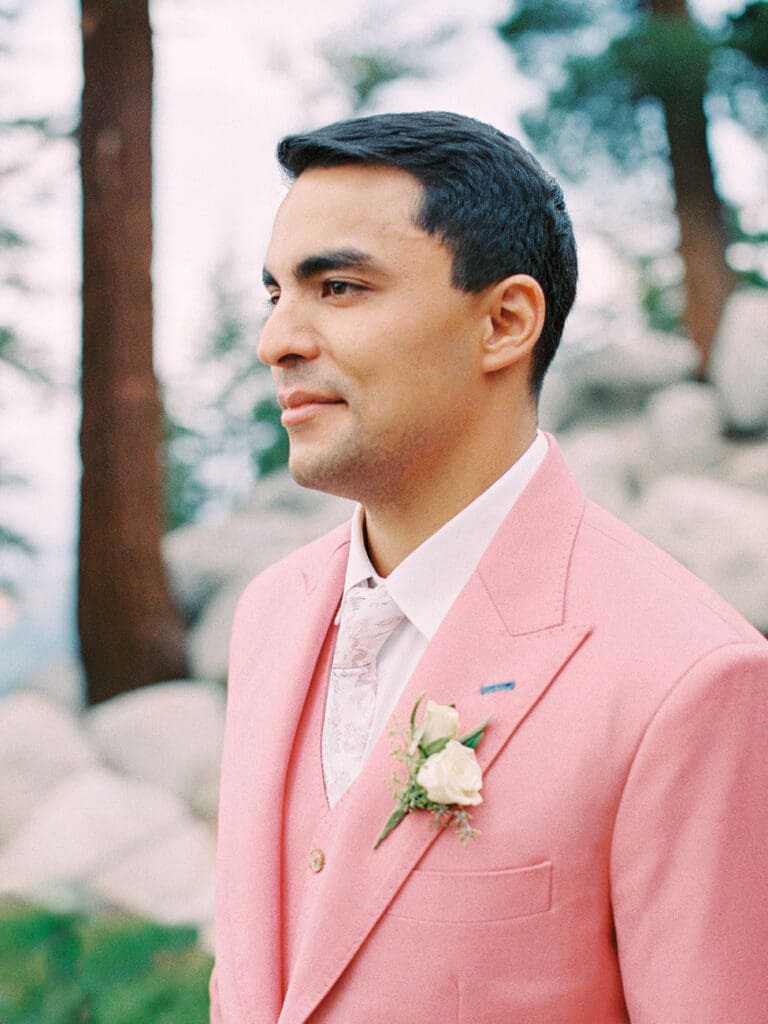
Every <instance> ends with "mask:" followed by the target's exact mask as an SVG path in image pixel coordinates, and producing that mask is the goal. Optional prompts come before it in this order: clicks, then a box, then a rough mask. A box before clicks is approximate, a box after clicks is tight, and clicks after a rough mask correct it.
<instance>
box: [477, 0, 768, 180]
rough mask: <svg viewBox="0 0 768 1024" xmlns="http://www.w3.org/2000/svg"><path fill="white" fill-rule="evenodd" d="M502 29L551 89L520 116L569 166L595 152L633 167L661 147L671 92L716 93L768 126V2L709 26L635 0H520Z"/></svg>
mask: <svg viewBox="0 0 768 1024" xmlns="http://www.w3.org/2000/svg"><path fill="white" fill-rule="evenodd" d="M497 31H498V33H499V35H500V36H501V38H502V39H503V40H504V41H505V42H506V43H507V44H508V45H509V46H510V47H512V48H513V49H514V52H515V57H516V59H517V61H518V63H519V65H520V67H521V68H522V69H523V70H525V71H526V72H528V73H530V74H531V75H532V76H533V77H535V78H537V79H539V80H540V81H541V82H542V83H543V84H544V85H545V87H546V89H547V97H546V102H545V104H543V105H542V106H541V107H540V108H539V109H538V110H536V111H529V112H528V114H527V116H526V119H525V121H524V124H525V127H526V130H527V131H528V132H529V134H530V135H531V138H532V139H533V141H534V142H535V143H536V144H537V145H538V146H539V147H540V148H542V149H544V150H545V151H546V152H547V153H548V154H549V155H550V156H551V157H552V158H553V159H554V160H555V162H556V163H557V164H558V165H559V166H560V168H561V170H562V171H563V173H565V174H566V175H569V176H572V177H580V176H581V175H582V174H584V173H585V171H586V170H587V168H588V166H589V160H590V157H591V156H593V155H594V154H595V153H596V152H607V153H609V155H610V156H611V157H612V158H613V159H615V160H616V161H617V162H619V163H620V164H622V165H623V166H624V167H628V168H632V167H633V166H635V165H636V164H637V163H638V162H639V161H640V160H643V159H647V158H649V157H656V156H658V155H659V154H660V153H663V152H664V148H665V134H664V125H663V118H662V117H661V115H660V112H659V105H660V103H662V102H663V101H664V100H665V99H669V98H670V97H674V98H675V99H676V100H677V101H678V103H679V104H685V103H688V104H695V103H697V102H699V98H700V97H701V96H702V95H703V94H705V93H707V94H708V96H709V98H710V99H713V98H718V97H719V98H721V99H722V104H729V105H730V110H731V114H732V116H735V117H738V118H739V120H740V121H741V122H742V123H743V124H744V125H745V127H747V129H748V130H750V131H753V133H754V134H756V135H759V134H760V133H761V132H762V133H764V132H765V131H766V124H768V78H767V77H766V75H765V74H764V70H765V69H766V66H767V65H768V2H762V0H761V2H758V3H752V4H749V5H748V6H747V7H746V8H745V9H744V11H743V12H742V13H741V14H740V15H737V16H733V17H730V18H728V19H726V20H725V21H724V23H723V24H722V25H721V26H718V27H714V28H713V27H708V26H705V25H703V24H701V23H699V22H698V21H696V20H695V19H694V18H693V17H688V18H671V17H659V16H655V15H653V14H651V13H648V7H647V5H638V4H636V3H630V2H629V0H613V2H610V0H587V2H585V3H582V2H579V3H577V2H575V0H564V2H561V3H555V2H554V0H546V2H545V3H538V2H536V0H518V2H517V3H516V4H514V7H513V11H512V13H511V15H510V17H509V18H507V19H506V20H505V21H504V22H502V23H501V24H500V25H499V26H497ZM722 104H721V107H722ZM750 105H751V108H752V109H750Z"/></svg>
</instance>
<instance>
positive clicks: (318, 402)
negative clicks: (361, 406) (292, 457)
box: [277, 391, 343, 427]
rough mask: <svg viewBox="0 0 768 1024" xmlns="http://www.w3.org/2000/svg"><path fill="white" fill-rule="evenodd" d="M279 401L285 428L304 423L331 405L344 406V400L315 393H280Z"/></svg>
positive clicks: (278, 395) (281, 418)
mask: <svg viewBox="0 0 768 1024" xmlns="http://www.w3.org/2000/svg"><path fill="white" fill-rule="evenodd" d="M277 400H278V402H279V403H280V407H281V408H282V410H283V414H282V416H281V417H280V420H281V422H282V424H283V426H284V427H291V426H295V425H296V424H298V423H303V422H305V421H306V420H308V419H311V418H312V417H313V416H316V415H318V413H321V412H323V411H324V410H325V409H326V408H327V407H328V406H330V405H342V404H343V399H340V398H336V397H334V396H333V395H324V394H321V393H318V392H314V391H278V393H277Z"/></svg>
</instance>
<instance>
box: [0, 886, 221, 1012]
mask: <svg viewBox="0 0 768 1024" xmlns="http://www.w3.org/2000/svg"><path fill="white" fill-rule="evenodd" d="M211 966H212V960H211V958H210V956H209V955H208V954H207V953H205V952H204V951H203V950H201V949H200V948H199V946H198V944H197V934H196V931H195V929H194V928H178V927H168V926H165V925H160V924H155V923H153V922H150V921H142V920H138V919H136V918H130V917H126V916H124V915H116V914H115V915H110V916H98V917H88V916H86V915H82V914H69V913H56V912H53V911H50V910H44V909H41V908H39V907H33V906H29V905H27V904H3V905H0V1021H2V1024H208V978H209V975H210V972H211Z"/></svg>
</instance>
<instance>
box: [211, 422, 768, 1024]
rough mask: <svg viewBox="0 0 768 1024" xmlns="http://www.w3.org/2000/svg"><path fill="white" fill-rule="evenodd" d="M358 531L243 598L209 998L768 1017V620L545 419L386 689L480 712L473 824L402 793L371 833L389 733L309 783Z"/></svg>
mask: <svg viewBox="0 0 768 1024" xmlns="http://www.w3.org/2000/svg"><path fill="white" fill-rule="evenodd" d="M348 543H349V531H348V527H346V526H344V527H341V528H339V529H337V530H335V531H334V532H333V533H331V534H329V535H328V536H326V537H324V538H322V539H321V540H319V541H317V542H315V543H314V544H311V545H309V546H308V547H306V548H304V549H302V550H301V551H298V552H296V553H295V554H293V555H291V556H290V557H289V558H287V559H285V560H284V561H283V562H281V563H280V564H278V565H276V566H274V567H272V568H270V569H268V570H267V571H266V572H265V573H263V574H262V575H261V576H259V577H258V578H257V579H256V580H255V581H254V582H253V583H252V584H251V585H250V587H249V588H248V590H247V591H246V593H245V595H244V597H243V599H242V601H241V604H240V607H239V610H238V614H237V618H236V622H235V627H234V633H233V640H232V651H231V663H230V683H229V698H228V719H227V734H226V740H225V752H224V761H223V773H222V791H221V808H220V836H219V868H218V881H217V886H218V891H217V939H216V942H217V948H216V952H217V964H216V970H215V973H214V977H213V979H212V985H211V991H212V1009H211V1019H212V1021H213V1022H216V1024H276V1022H279V1024H302V1022H305V1021H307V1022H312V1024H325V1022H328V1024H331V1022H333V1024H354V1022H358V1021H359V1022H381V1024H384V1022H386V1024H398V1022H403V1024H406V1022H407V1024H415V1022H417V1021H422V1020H425V1021H435V1022H438V1021H439V1022H440V1024H450V1022H454V1021H456V1022H458V1021H461V1022H467V1024H502V1022H507V1021H508V1022H513V1024H620V1022H627V1021H631V1022H632V1024H766V1022H768V813H767V812H766V803H767V802H768V801H767V798H768V643H766V641H765V640H764V638H762V637H761V636H760V635H759V634H758V633H757V632H756V631H755V630H754V629H752V627H750V626H749V625H748V624H747V623H746V622H744V620H743V619H741V618H740V617H739V616H738V615H737V614H736V613H735V612H734V611H733V610H732V609H731V608H730V607H729V606H728V605H726V604H725V603H724V602H723V601H722V600H721V599H720V598H719V597H717V596H716V595H715V594H714V593H713V592H712V591H710V590H709V589H708V588H707V587H705V586H704V585H703V584H702V583H700V582H699V581H698V580H696V579H695V578H694V577H692V576H691V575H690V574H689V573H688V572H686V571H685V570H684V569H682V568H681V567H680V566H679V565H677V564H676V563H675V562H673V561H672V560H671V559H669V558H668V557H667V556H666V555H664V554H662V553H661V552H660V551H658V550H657V549H656V548H654V547H653V546H652V545H650V544H648V543H647V542H646V541H644V540H642V539H641V538H639V537H638V536H637V535H636V534H634V533H633V532H632V531H631V530H629V529H628V528H627V527H625V526H623V525H622V524H621V523H619V522H617V521H616V520H615V519H613V518H612V517H611V516H609V515H608V514H607V513H606V512H604V511H603V510H601V509H599V508H598V507H597V506H595V505H593V504H592V503H591V502H588V501H585V499H584V497H583V495H582V494H581V493H580V491H579V490H578V487H577V486H576V484H575V482H574V481H573V479H572V478H571V476H570V474H569V473H568V471H567V469H566V468H565V465H564V464H563V462H562V459H561V457H560V454H559V451H558V449H557V446H556V445H555V443H554V442H553V441H552V439H550V452H549V454H548V456H547V458H546V460H545V462H544V464H543V465H542V467H541V468H540V470H539V471H538V472H537V474H536V476H535V477H534V479H533V480H532V482H531V483H530V484H529V485H528V487H527V488H526V490H525V491H524V493H523V495H522V496H521V498H520V499H519V501H518V503H517V504H516V506H515V507H514V509H513V510H512V512H511V513H510V514H509V516H508V517H507V519H506V520H505V522H504V524H503V525H502V527H501V529H500V530H499V532H498V533H497V535H496V537H495V538H494V540H493V542H492V544H491V546H490V548H489V549H488V551H487V552H486V553H485V555H484V556H483V558H482V560H481V562H480V565H479V566H478V568H477V571H476V572H475V573H474V574H473V576H472V577H471V579H470V581H469V583H468V584H467V586H466V587H465V588H464V590H463V591H462V593H461V595H460V596H459V598H458V600H457V601H456V603H455V604H454V606H453V607H452V609H451V611H450V613H449V615H448V617H447V618H446V620H445V621H444V623H443V625H442V626H441V628H440V630H439V632H438V633H437V635H436V636H435V638H434V639H433V641H432V642H431V644H430V646H429V648H428V650H427V652H426V654H425V656H424V658H423V659H422V661H421V663H420V664H419V666H418V668H417V670H416V672H415V673H414V675H413V677H412V678H411V679H410V680H409V681H408V683H407V685H406V687H405V690H404V693H403V695H402V697H401V699H400V702H399V704H398V708H397V711H396V717H397V718H398V719H399V720H400V721H401V722H404V721H405V720H407V717H408V714H409V713H410V709H411V707H412V705H413V703H414V701H415V699H416V697H417V696H418V695H419V694H421V693H424V692H425V693H426V694H427V696H428V697H430V698H432V699H433V700H435V701H437V702H439V703H446V704H447V703H455V704H456V706H457V708H458V710H459V713H460V715H461V720H462V723H463V724H465V725H466V726H468V727H469V726H471V725H475V724H477V723H478V722H480V721H481V720H483V719H484V718H486V717H487V716H488V715H492V716H493V718H492V722H491V725H490V727H489V728H488V730H487V731H486V734H485V737H484V739H483V742H482V744H481V745H480V747H479V748H478V759H479V761H480V763H481V765H482V767H483V770H484V788H483V797H484V802H483V804H482V805H481V806H480V807H478V808H476V809H475V812H474V815H473V824H475V825H476V826H477V827H478V828H479V829H480V830H481V832H482V835H481V836H480V838H479V839H477V840H476V841H475V842H473V843H472V844H471V845H470V846H469V847H467V848H464V847H463V846H462V845H461V844H460V843H459V841H458V840H457V838H456V837H455V835H454V834H453V833H450V832H446V833H437V832H436V831H435V830H434V829H433V828H432V826H431V821H430V818H429V816H428V815H426V814H413V815H410V816H409V817H408V818H406V820H405V821H404V822H403V823H402V824H401V825H400V826H399V827H398V828H397V829H396V830H395V831H394V832H393V833H392V834H391V835H390V836H389V837H388V838H387V839H386V840H385V842H384V843H383V844H382V845H381V846H380V847H379V849H378V850H376V851H374V850H373V842H374V840H375V838H376V835H377V833H378V831H379V829H380V828H381V826H382V824H383V823H384V821H385V820H386V818H387V817H388V815H389V813H390V811H391V809H392V806H393V802H392V796H391V791H390V784H389V782H390V779H391V776H392V772H393V769H394V767H395V762H394V761H393V759H392V758H391V757H390V750H391V748H392V746H393V740H392V738H391V737H390V736H388V735H387V734H386V733H385V735H384V736H382V738H381V739H380V741H379V742H378V744H377V746H376V748H375V750H374V752H373V754H372V756H371V759H370V760H369V762H368V764H367V765H366V767H365V769H364V771H363V772H362V774H361V775H360V777H359V778H358V779H357V780H356V781H355V782H354V783H353V785H352V786H351V788H350V789H349V790H348V791H347V793H346V794H345V796H344V797H343V798H342V800H341V801H340V802H339V803H338V804H337V805H336V806H335V807H334V809H333V811H329V810H328V807H327V803H326V802H325V800H324V796H323V791H322V785H321V782H320V781H319V780H321V775H320V761H319V758H320V748H319V735H320V732H319V728H320V726H319V721H320V719H321V716H322V707H323V701H324V687H325V682H326V676H327V672H326V668H327V659H328V654H329V650H330V645H331V642H332V638H333V633H332V619H333V616H334V613H335V611H336V608H337V606H338V604H339V600H340V597H341V592H342V587H343V581H344V572H345V567H346V555H347V550H348ZM436 585H439V581H436ZM313 679H314V686H310V683H311V681H312V680H313ZM498 682H514V684H515V685H514V687H512V688H505V689H500V690H495V691H492V692H486V693H482V692H481V688H482V687H487V686H489V685H492V684H494V683H498ZM292 751H294V754H293V756H292ZM313 851H314V853H313ZM318 851H320V853H319V854H318ZM310 854H312V857H310ZM310 860H311V861H312V867H310ZM318 861H319V862H320V864H321V869H320V870H313V869H312V868H315V869H317V867H318Z"/></svg>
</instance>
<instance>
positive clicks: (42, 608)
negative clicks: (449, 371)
mask: <svg viewBox="0 0 768 1024" xmlns="http://www.w3.org/2000/svg"><path fill="white" fill-rule="evenodd" d="M740 6H742V4H741V3H740V2H738V0H733V2H732V3H729V2H728V0H720V2H718V0H706V2H705V0H700V2H698V3H696V4H695V7H696V9H697V10H698V12H699V13H700V14H702V15H705V16H706V15H710V16H716V15H717V14H718V13H720V12H722V11H724V10H726V9H729V8H730V9H738V8H739V7H740ZM21 10H22V15H21V17H20V18H19V20H18V23H17V24H16V25H15V27H14V28H13V30H12V34H11V44H12V51H11V53H10V55H9V56H8V57H7V58H4V60H3V63H2V67H1V68H0V116H3V117H9V116H18V115H19V114H23V115H28V116H37V115H46V116H52V117H53V118H54V120H55V121H56V122H57V123H58V124H59V125H60V126H61V127H62V128H64V129H65V130H67V131H72V130H73V129H74V127H75V125H76V120H77V108H78V103H79V93H80V89H81V85H82V80H81V69H80V40H79V28H78V17H79V9H78V6H77V4H76V3H73V2H72V0H24V3H23V4H22V5H21ZM508 10H509V3H508V2H506V0H473V3H472V4H471V5H470V4H468V3H466V0H426V2H424V0H422V2H421V3H419V4H418V5H416V4H411V3H406V2H389V3H388V2H383V3H381V4H379V3H376V4H371V3H370V2H365V0H334V2H332V3H325V4H318V3H317V2H315V0H283V2H281V3H272V4H266V3H253V2H252V0H217V2H216V3H211V2H209V0H156V2H155V3H154V4H153V7H152V20H153V29H154V53H155V120H154V140H155V141H154V167H155V182H154V224H155V251H154V265H153V276H154V285H155V315H156V337H155V351H156V363H157V368H158V371H159V373H160V375H161V377H162V378H163V380H164V381H165V382H166V384H167V386H168V387H169V388H170V389H171V390H174V389H175V390H176V391H177V392H178V393H181V392H183V389H184V388H185V387H187V386H189V387H191V386H192V382H193V380H194V365H195V358H196V355H197V353H198V352H199V350H200V347H201V345H202V344H203V341H204V338H205V335H206V333H207V331H208V330H209V329H210V326H211V302H212V295H211V277H212V274H213V271H214V269H215V267H216V266H217V265H218V264H220V263H221V262H222V261H224V260H227V261H228V262H229V265H230V266H231V268H232V271H231V272H232V281H231V284H232V285H233V286H234V287H236V288H238V289H239V290H240V291H241V292H242V294H243V295H244V296H245V298H246V302H247V305H248V308H249V312H251V313H252V315H253V316H254V317H257V316H258V315H260V313H261V312H262V309H263V295H262V292H261V285H260V276H261V264H262V260H263V254H264V251H265V249H266V245H267V242H268V238H269V229H270V224H271V220H272V217H273V215H274V211H275V208H276V206H277V204H278V203H279V201H280V198H281V195H282V194H283V191H284V185H283V183H282V181H281V179H280V176H279V174H278V171H277V167H276V164H275V160H274V148H275V143H276V141H277V139H278V138H279V137H280V136H281V135H283V134H285V133H288V132H291V131H296V130H300V129H302V128H306V127H310V126H313V125H317V124H321V123H324V122H327V121H331V120H335V119H338V118H342V117H346V116H348V115H349V113H350V108H349V101H348V98H347V96H346V94H345V92H344V89H343V87H342V86H341V85H340V83H339V81H338V80H334V77H333V75H332V74H331V72H330V71H329V67H328V64H327V62H326V61H325V60H324V59H323V57H322V55H321V53H322V49H323V48H324V47H325V48H328V47H334V48H337V49H338V48H344V47H350V46H352V47H357V46H360V45H362V46H365V44H366V43H371V44H373V43H377V42H384V43H397V42H399V41H408V40H413V39H419V38H425V37H427V36H429V35H431V34H433V33H434V32H435V31H436V29H437V28H439V27H442V26H445V25H451V26H454V27H455V30H456V31H455V33H454V35H453V36H452V38H450V39H449V40H448V41H447V42H444V43H442V44H441V45H437V46H435V47H434V48H432V49H431V50H430V51H429V57H428V58H427V66H428V69H429V72H430V73H429V75H428V77H426V78H425V79H423V80H408V81H405V82H401V83H395V84H394V85H392V86H390V87H388V88H387V89H386V90H384V91H382V93H381V94H380V96H379V100H378V103H377V106H376V109H392V110H405V109H440V108H442V109H451V110H455V111H458V112H460V113H465V114H469V115H473V116H476V117H479V118H481V119H482V120H486V121H490V122H491V123H494V124H496V125H498V126H499V127H500V128H502V129H504V130H506V131H510V132H512V133H513V134H514V133H517V132H518V130H519V121H518V116H519V113H520V111H521V110H522V109H523V108H524V107H525V106H527V105H529V104H530V103H532V102H533V101H535V99H536V96H537V93H536V90H535V88H534V87H533V86H532V85H531V84H530V83H528V82H527V81H525V80H524V79H523V78H521V77H520V76H519V75H517V74H516V73H515V69H514V66H513V62H512V58H511V56H510V53H509V51H508V50H507V49H506V48H505V47H504V46H502V45H501V44H500V42H499V41H498V39H497V38H496V37H495V35H494V33H493V30H492V26H493V25H494V23H496V22H498V21H499V20H500V19H501V18H502V17H503V16H504V15H505V14H506V13H507V12H508ZM723 142H724V144H725V146H726V147H730V148H731V149H733V148H734V147H735V149H736V150H737V151H738V150H739V147H740V145H742V144H743V140H739V139H735V140H734V139H727V138H725V139H724V140H723ZM13 157H16V158H18V159H19V160H20V161H23V163H24V165H25V172H24V174H20V175H15V176H14V177H13V178H11V179H6V180H4V182H3V188H2V190H0V209H1V210H2V212H3V214H4V216H8V217H10V218H11V220H12V221H15V223H16V224H17V227H18V228H19V230H21V231H22V232H23V233H24V234H26V235H27V236H28V237H29V238H30V241H31V245H30V247H29V250H28V251H27V252H26V253H25V254H24V255H23V256H20V257H18V260H19V263H18V268H17V269H18V270H19V272H20V273H21V274H22V275H23V276H24V277H25V278H26V279H27V280H28V281H30V282H32V283H33V287H32V290H31V291H30V292H28V293H26V294H25V293H19V294H18V295H17V296H15V297H12V309H11V317H12V319H13V320H14V322H15V323H16V324H17V326H18V327H19V328H20V331H21V334H22V335H23V337H24V338H25V339H27V340H28V342H29V344H30V347H31V348H34V349H37V350H38V351H39V353H40V356H41V359H42V360H43V361H44V363H45V364H46V366H47V367H48V369H49V372H50V374H51V375H52V377H53V378H54V379H55V380H57V381H58V382H60V384H61V385H62V386H61V387H59V388H58V389H57V390H56V391H55V392H49V391H40V390H39V389H36V388H31V387H27V386H25V385H24V384H23V383H22V382H20V381H16V380H10V381H9V380H8V379H7V375H3V377H2V378H0V389H5V390H4V391H2V390H0V415H2V416H3V440H2V452H4V453H6V454H7V455H10V456H12V457H13V462H14V468H15V469H17V470H19V471H20V472H22V473H24V474H25V475H26V476H28V478H29V480H30V486H29V487H28V488H26V489H19V490H18V491H13V490H12V489H10V488H0V501H2V508H1V509H0V521H3V520H5V521H10V522H12V523H14V524H15V525H18V526H19V527H20V528H22V529H24V530H26V532H27V533H29V534H30V535H31V536H32V538H33V539H34V540H35V542H36V543H37V545H38V547H39V551H40V555H39V557H38V559H37V560H36V561H35V563H33V564H32V565H31V566H30V567H29V568H28V570H27V574H26V577H25V578H24V579H23V581H22V582H23V585H24V590H25V598H26V601H27V618H30V617H31V619H32V620H34V621H37V620H39V619H40V618H41V617H42V618H44V619H46V620H50V618H51V616H52V615H53V614H54V613H53V612H52V608H53V606H55V609H56V611H55V615H54V617H57V616H58V620H57V621H60V619H61V608H62V607H64V606H65V605H66V606H69V605H71V586H72V584H71V573H72V564H73V563H72V549H73V544H74V537H75V527H76V517H77V486H78V476H79V463H78V457H77V424H78V412H79V410H78V403H77V397H76V383H77V374H78V346H79V308H78V291H79V259H80V255H79V209H80V207H79V180H78V167H77V153H76V149H75V146H74V145H73V143H72V141H71V139H65V140H64V141H61V142H59V143H55V144H49V145H47V146H45V147H44V149H39V148H38V147H37V146H36V144H33V143H32V142H30V141H29V140H22V141H21V142H20V143H18V152H16V153H14V154H12V158H13ZM723 173H724V174H725V175H729V176H730V178H729V180H728V182H727V184H728V188H729V190H730V191H731V192H733V191H734V190H735V191H736V192H737V193H738V194H739V195H740V196H741V197H742V198H744V197H747V199H748V198H749V196H750V195H752V194H754V195H755V196H764V194H765V173H766V169H765V161H764V160H763V162H762V164H761V163H760V161H755V160H751V159H750V160H739V161H732V162H731V163H730V165H726V166H725V168H724V172H723ZM731 179H732V180H731ZM569 200H570V205H571V212H572V215H573V217H574V221H575V222H576V226H577V234H578V231H579V222H580V220H581V221H584V220H587V219H589V217H590V215H591V214H593V213H594V211H590V209H589V205H590V202H591V200H589V199H586V198H585V197H584V195H583V194H574V196H573V197H571V196H569ZM580 241H581V263H582V275H581V281H582V285H581V293H580V299H579V302H580V304H581V308H582V310H589V309H590V308H597V307H606V306H611V305H619V304H622V303H623V304H624V305H626V304H627V301H628V295H627V293H628V290H629V286H628V279H627V275H626V273H625V271H624V270H623V268H622V266H621V261H620V260H617V259H616V257H615V254H614V253H612V252H611V251H610V249H609V248H608V247H607V244H606V242H605V240H604V239H601V238H600V237H599V236H598V235H592V236H587V237H582V238H581V239H580ZM5 297H6V299H8V298H9V297H8V296H5ZM4 617H5V618H6V619H8V617H9V608H8V606H7V604H3V605H0V645H2V642H3V634H2V632H1V631H2V628H3V626H2V624H3V621H4ZM57 637H58V639H57V640H56V641H55V642H59V640H60V630H59V634H57ZM52 642H53V641H52ZM1 673H2V669H1V668H0V682H2V677H1Z"/></svg>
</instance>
